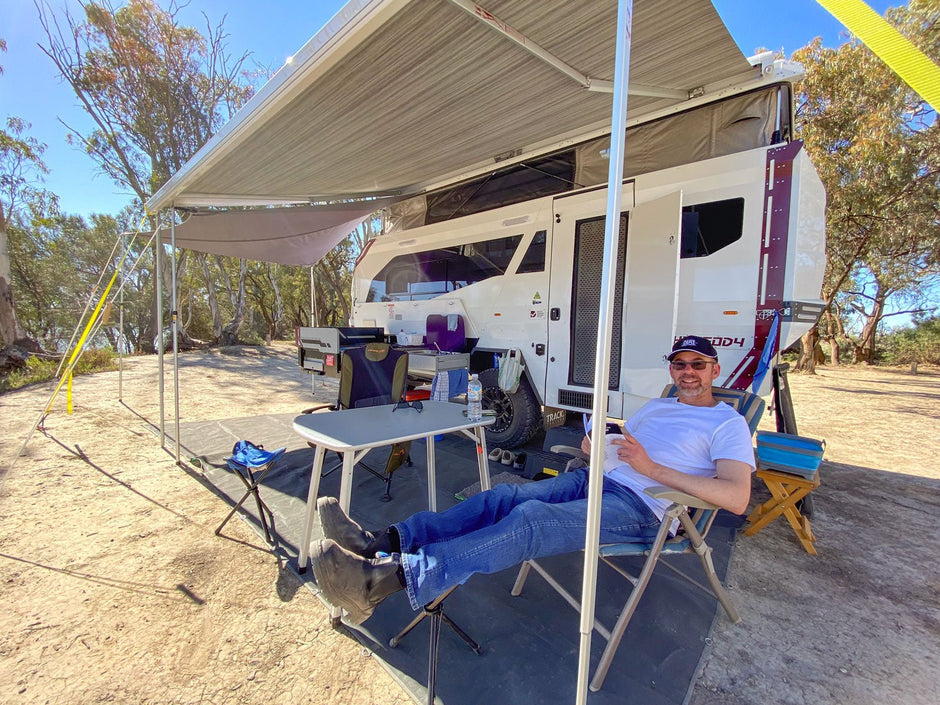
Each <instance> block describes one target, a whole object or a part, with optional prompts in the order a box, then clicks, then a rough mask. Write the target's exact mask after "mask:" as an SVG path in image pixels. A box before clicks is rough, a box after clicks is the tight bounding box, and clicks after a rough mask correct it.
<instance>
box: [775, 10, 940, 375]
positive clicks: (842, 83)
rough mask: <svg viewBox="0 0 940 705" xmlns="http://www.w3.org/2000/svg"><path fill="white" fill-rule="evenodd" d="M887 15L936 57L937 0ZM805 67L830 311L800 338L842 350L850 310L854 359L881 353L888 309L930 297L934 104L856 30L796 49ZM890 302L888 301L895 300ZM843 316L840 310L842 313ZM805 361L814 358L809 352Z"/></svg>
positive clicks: (939, 51) (939, 225)
mask: <svg viewBox="0 0 940 705" xmlns="http://www.w3.org/2000/svg"><path fill="white" fill-rule="evenodd" d="M886 17H887V19H888V20H889V21H890V22H891V23H892V24H893V25H894V26H896V27H897V28H898V29H899V30H900V31H901V32H902V33H903V34H904V35H905V36H907V37H908V38H909V39H910V40H911V41H912V42H913V43H914V44H915V45H917V46H918V47H919V48H920V49H921V50H922V51H924V52H925V53H926V54H927V55H928V56H930V57H931V58H932V59H933V60H934V61H940V0H911V2H910V3H909V5H908V6H907V7H903V8H892V9H890V10H889V11H888V12H887V14H886ZM793 58H794V59H796V60H797V61H800V62H801V63H803V64H804V66H805V67H806V69H807V73H806V77H805V78H804V79H803V81H802V82H801V83H800V86H799V95H798V108H797V113H798V118H799V119H798V121H797V123H798V126H799V136H800V137H802V138H803V139H804V140H805V142H806V145H807V148H808V150H809V152H810V154H811V156H812V158H813V162H814V163H815V165H816V168H817V170H818V172H819V174H820V177H821V178H822V180H823V182H824V183H825V185H826V191H827V199H828V203H827V209H826V214H827V215H826V219H827V259H826V275H825V281H824V284H823V292H822V294H823V299H824V300H825V302H826V304H827V310H826V313H825V314H824V319H823V321H822V324H821V326H820V327H819V328H816V329H814V330H812V331H810V332H809V333H807V335H806V336H804V340H803V348H804V351H811V350H813V349H814V348H815V346H816V343H817V340H818V336H819V335H820V334H821V335H822V337H823V338H824V339H825V340H827V341H828V342H829V343H830V346H831V351H832V357H833V361H834V362H837V360H838V353H839V345H838V343H839V339H840V335H844V331H845V319H844V317H845V316H846V315H848V314H849V313H854V314H855V315H858V316H860V317H861V321H862V325H861V333H860V335H859V336H858V337H857V339H854V340H852V339H851V338H849V342H850V344H851V345H852V346H853V347H854V357H855V359H856V360H857V361H865V362H871V361H873V359H874V352H875V350H874V346H875V333H876V331H877V329H878V326H879V324H880V323H881V321H882V320H883V319H884V318H885V316H887V315H889V312H888V309H889V307H893V308H894V309H895V311H894V312H893V313H901V312H907V313H910V312H912V311H920V310H923V309H925V308H929V305H930V302H929V296H930V291H931V287H930V283H931V282H932V281H933V280H935V279H936V277H937V274H938V253H940V133H938V130H940V127H938V123H937V114H936V112H935V111H934V110H933V109H932V108H931V107H930V106H929V105H928V104H927V103H926V102H925V101H924V100H923V99H922V98H921V97H920V96H919V95H917V94H916V93H915V92H914V91H913V90H912V89H911V88H910V87H908V86H907V85H906V84H905V83H904V82H903V81H902V80H901V79H900V78H899V77H898V76H897V75H896V74H895V73H894V72H893V71H892V70H891V69H890V68H888V66H887V65H885V64H884V63H883V62H882V61H881V60H880V59H879V58H878V57H876V56H875V55H874V54H873V53H872V52H871V51H870V50H869V49H868V48H867V47H865V46H864V45H863V44H861V43H860V42H859V41H858V40H857V39H854V38H850V39H849V41H847V42H846V43H844V44H843V45H842V46H840V47H838V48H836V49H831V48H827V47H824V46H823V45H822V42H821V40H820V39H816V40H815V41H813V42H812V43H811V44H809V45H808V46H806V47H804V48H802V49H800V50H799V51H797V52H795V53H794V55H793ZM889 304H890V306H889ZM837 317H841V318H840V320H835V319H836V318H837ZM801 364H805V366H806V367H807V368H809V369H812V366H813V356H812V355H808V354H807V355H804V359H803V360H801Z"/></svg>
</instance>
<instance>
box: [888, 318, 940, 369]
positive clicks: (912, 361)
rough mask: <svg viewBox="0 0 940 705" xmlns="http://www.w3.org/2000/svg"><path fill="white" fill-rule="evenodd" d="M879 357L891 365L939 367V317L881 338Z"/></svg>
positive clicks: (919, 322)
mask: <svg viewBox="0 0 940 705" xmlns="http://www.w3.org/2000/svg"><path fill="white" fill-rule="evenodd" d="M879 347H880V348H881V356H882V358H883V360H884V361H885V362H886V363H888V364H891V365H917V364H929V365H940V317H937V316H935V317H932V318H928V319H925V320H922V321H917V322H915V324H914V326H913V327H910V328H902V329H900V330H896V331H892V332H891V333H888V334H887V335H884V336H882V338H881V340H880V345H879Z"/></svg>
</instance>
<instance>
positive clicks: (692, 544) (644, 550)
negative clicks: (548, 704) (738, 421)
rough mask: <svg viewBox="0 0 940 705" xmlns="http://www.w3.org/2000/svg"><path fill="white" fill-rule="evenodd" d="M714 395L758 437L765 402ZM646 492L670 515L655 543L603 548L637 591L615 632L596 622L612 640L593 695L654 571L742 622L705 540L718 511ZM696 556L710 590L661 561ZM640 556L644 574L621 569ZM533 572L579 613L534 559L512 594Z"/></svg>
mask: <svg viewBox="0 0 940 705" xmlns="http://www.w3.org/2000/svg"><path fill="white" fill-rule="evenodd" d="M712 394H713V395H714V397H715V399H717V400H719V401H723V402H725V403H727V404H729V405H730V406H732V407H733V408H734V409H735V410H736V411H737V412H738V413H739V414H741V415H742V416H743V417H744V418H745V420H746V421H747V423H748V426H749V427H750V429H751V434H752V435H753V433H754V432H755V430H756V429H757V424H758V423H759V422H760V417H761V412H762V411H763V410H764V400H763V399H761V398H760V397H758V396H756V395H754V394H751V393H750V392H747V391H742V390H737V389H724V388H722V387H712ZM662 396H663V397H674V396H676V386H675V385H674V384H670V385H667V386H666V388H665V389H664V390H663V393H662ZM552 450H553V451H561V452H563V453H564V454H566V455H572V456H577V455H579V454H580V455H581V456H582V457H584V456H583V454H582V453H580V449H576V448H568V447H561V446H555V447H553V448H552ZM645 492H646V493H647V494H648V495H650V496H651V497H655V498H657V499H668V500H669V501H671V502H672V504H671V505H669V507H668V508H667V509H666V514H665V516H664V517H663V521H662V524H661V525H660V528H659V532H658V533H657V534H656V537H655V538H653V539H651V540H638V541H636V542H630V543H616V544H604V545H602V546H601V547H600V554H599V555H600V559H601V560H602V561H604V563H606V564H607V565H609V566H610V567H611V568H613V569H614V570H615V571H616V572H617V573H618V574H619V575H622V576H623V577H625V578H626V579H627V580H629V581H630V582H631V583H632V584H633V589H632V590H631V591H630V595H629V597H628V598H627V601H626V604H625V605H624V607H623V610H622V611H621V613H620V616H619V618H618V619H617V622H616V624H615V625H614V627H613V629H610V630H608V629H606V628H605V627H604V626H603V625H601V624H600V623H598V622H597V620H595V622H594V629H595V630H597V632H598V633H599V634H600V635H601V636H603V637H604V638H605V639H606V640H607V647H606V648H605V649H604V653H603V654H602V655H601V658H600V661H599V662H598V665H597V669H596V670H595V672H594V677H593V678H592V679H591V683H590V688H591V690H592V691H598V690H600V689H601V686H602V685H603V684H604V678H605V677H606V676H607V671H608V669H609V668H610V664H611V662H612V661H613V658H614V654H615V653H616V652H617V647H618V646H619V645H620V641H621V639H622V638H623V635H624V632H626V630H627V625H628V624H629V623H630V618H631V617H633V613H634V612H635V611H636V608H637V605H638V604H639V601H640V598H641V597H642V596H643V592H644V591H645V590H646V586H647V585H648V584H649V581H650V578H652V577H653V571H654V570H655V568H656V566H657V565H659V564H662V565H664V566H666V567H667V568H669V569H670V570H672V571H674V572H676V573H677V574H678V575H680V576H681V577H682V578H684V579H685V580H687V581H688V582H690V583H691V584H692V585H695V586H696V587H697V588H699V589H701V590H703V591H705V592H706V593H710V594H712V595H713V596H714V597H716V598H717V599H718V601H719V602H720V603H721V606H722V607H724V609H725V612H727V613H728V617H729V618H730V619H731V621H732V622H739V621H740V619H741V618H740V617H739V616H738V613H737V611H736V610H735V608H734V605H732V604H731V600H730V598H729V597H728V594H727V592H726V591H725V589H724V587H723V586H722V584H721V581H720V580H719V579H718V575H717V574H716V573H715V566H714V563H713V562H712V557H711V553H712V549H711V547H710V546H709V545H708V544H707V543H706V541H705V539H706V537H707V536H708V532H709V530H710V529H711V527H712V523H713V522H714V520H715V516H716V515H717V513H718V507H716V506H715V505H713V504H710V503H709V502H705V501H703V500H701V499H699V498H698V497H694V496H692V495H689V494H686V493H684V492H679V491H678V490H674V489H672V488H669V487H650V488H647V489H646V490H645ZM690 509H691V510H693V511H692V513H690V512H689V510H690ZM674 519H678V520H679V523H680V526H681V528H680V530H679V531H678V532H677V534H676V535H675V536H673V537H670V536H669V528H670V526H671V524H672V523H673V520H674ZM691 553H694V554H696V555H698V557H699V559H700V561H701V564H702V570H703V571H704V573H705V577H706V578H707V579H708V585H709V587H706V586H705V585H702V584H701V583H700V582H699V581H697V580H695V579H694V578H692V577H690V576H688V575H686V574H685V572H683V571H682V570H680V569H679V568H677V567H675V566H673V565H670V563H669V562H668V561H665V560H662V561H661V560H660V559H662V558H668V557H669V556H674V555H681V554H691ZM636 556H645V557H646V560H645V562H644V563H643V568H642V569H641V570H640V573H639V574H638V575H633V574H632V573H630V572H629V571H627V570H626V569H624V568H623V566H621V565H619V562H618V559H620V558H624V557H636ZM533 568H534V569H535V571H536V572H537V573H539V575H541V576H542V577H544V578H545V580H546V581H547V582H548V584H549V585H550V586H551V587H552V588H553V589H554V590H555V591H556V592H558V593H559V594H560V595H561V596H562V597H563V598H564V599H565V600H566V601H567V602H568V604H570V605H571V606H572V607H574V608H575V609H576V610H578V611H580V609H581V605H580V602H579V601H578V600H577V599H576V598H575V597H574V596H573V595H572V594H571V593H570V592H568V590H566V589H565V588H564V587H563V586H562V585H561V584H560V583H559V582H558V581H557V580H555V579H554V578H553V577H552V576H551V575H550V574H549V573H548V572H547V571H546V570H545V568H543V567H542V566H541V565H539V563H538V562H537V561H534V560H533V561H526V562H525V563H523V564H522V567H521V568H520V569H519V574H518V576H517V577H516V582H515V584H514V585H513V588H512V594H513V595H519V594H521V592H522V588H523V587H524V585H525V581H526V578H527V577H528V575H529V571H530V569H533Z"/></svg>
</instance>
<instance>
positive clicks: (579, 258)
mask: <svg viewBox="0 0 940 705" xmlns="http://www.w3.org/2000/svg"><path fill="white" fill-rule="evenodd" d="M605 220H606V219H605V218H603V217H602V218H590V219H587V220H579V221H578V222H577V223H576V224H575V241H574V275H573V279H574V280H573V282H572V288H571V291H572V294H571V296H572V300H571V311H572V312H573V313H572V316H571V354H570V356H569V358H568V360H569V363H568V364H569V370H568V381H569V383H570V384H578V385H587V386H593V385H594V355H595V352H596V350H597V316H598V314H599V312H600V301H601V271H602V269H603V264H604V222H605ZM626 254H627V214H626V213H622V214H621V215H620V236H619V239H618V246H617V262H616V264H615V265H614V277H615V284H614V313H613V333H612V335H611V344H610V378H609V384H610V389H617V388H618V386H619V384H620V354H621V350H620V346H621V331H622V326H623V292H624V287H623V285H624V269H625V267H624V265H625V262H626Z"/></svg>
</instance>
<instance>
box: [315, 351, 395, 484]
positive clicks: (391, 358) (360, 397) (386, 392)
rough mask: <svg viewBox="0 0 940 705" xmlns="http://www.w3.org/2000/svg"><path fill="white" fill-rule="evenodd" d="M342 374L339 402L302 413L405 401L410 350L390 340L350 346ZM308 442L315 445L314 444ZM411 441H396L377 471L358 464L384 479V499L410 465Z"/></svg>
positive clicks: (326, 473) (344, 354)
mask: <svg viewBox="0 0 940 705" xmlns="http://www.w3.org/2000/svg"><path fill="white" fill-rule="evenodd" d="M342 355H343V357H342V361H341V364H340V377H339V398H338V399H337V400H336V403H335V404H333V405H330V406H326V407H322V406H321V407H315V408H312V409H305V410H304V411H303V413H305V414H309V413H312V412H315V411H324V410H332V411H336V410H340V409H359V408H363V407H367V406H381V405H383V404H395V403H398V402H399V401H401V400H402V398H403V397H404V394H405V383H406V381H407V377H408V353H407V352H405V351H404V350H399V349H396V348H393V347H392V346H391V345H389V344H388V343H369V344H368V345H363V346H361V347H355V348H347V349H346V350H344V351H343V353H342ZM307 445H309V446H311V447H313V446H314V445H315V444H314V443H308V444H307ZM410 451H411V441H405V442H403V443H394V444H393V445H392V449H391V452H390V453H389V456H388V460H386V461H385V468H384V469H383V470H381V471H379V470H376V469H375V468H372V467H370V466H368V465H366V464H365V463H363V462H360V463H359V465H360V466H362V467H363V468H365V469H366V470H368V471H369V472H370V473H372V474H373V475H375V476H376V477H377V478H379V479H380V480H382V481H383V482H385V494H384V495H382V501H383V502H388V501H389V500H391V498H392V495H391V490H392V475H393V473H394V472H395V471H396V470H397V469H398V468H400V467H401V466H402V464H403V463H405V462H407V463H408V465H411V458H410V456H409V453H410ZM341 466H342V463H339V464H337V465H334V466H333V467H331V468H330V469H329V470H326V471H325V472H324V473H323V475H322V476H321V477H326V476H327V475H329V474H330V473H331V472H333V471H335V470H336V469H337V468H339V467H341Z"/></svg>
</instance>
